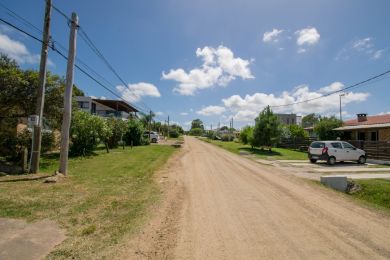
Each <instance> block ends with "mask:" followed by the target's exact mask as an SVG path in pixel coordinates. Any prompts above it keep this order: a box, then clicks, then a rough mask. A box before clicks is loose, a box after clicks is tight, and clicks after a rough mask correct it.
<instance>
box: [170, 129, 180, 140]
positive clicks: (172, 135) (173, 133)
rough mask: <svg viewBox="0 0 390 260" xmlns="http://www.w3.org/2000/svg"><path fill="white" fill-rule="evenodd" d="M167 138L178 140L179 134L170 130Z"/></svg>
mask: <svg viewBox="0 0 390 260" xmlns="http://www.w3.org/2000/svg"><path fill="white" fill-rule="evenodd" d="M169 136H170V137H172V138H178V137H179V132H177V131H176V130H171V131H169Z"/></svg>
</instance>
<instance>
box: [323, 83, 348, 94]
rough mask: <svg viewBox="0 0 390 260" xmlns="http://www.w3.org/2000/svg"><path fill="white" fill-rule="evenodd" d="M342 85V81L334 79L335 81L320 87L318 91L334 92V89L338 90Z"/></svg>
mask: <svg viewBox="0 0 390 260" xmlns="http://www.w3.org/2000/svg"><path fill="white" fill-rule="evenodd" d="M343 87H344V84H343V83H341V82H338V81H336V82H333V83H332V84H330V85H329V86H325V87H322V88H320V90H319V92H322V93H329V92H334V91H338V90H340V89H342V88H343Z"/></svg>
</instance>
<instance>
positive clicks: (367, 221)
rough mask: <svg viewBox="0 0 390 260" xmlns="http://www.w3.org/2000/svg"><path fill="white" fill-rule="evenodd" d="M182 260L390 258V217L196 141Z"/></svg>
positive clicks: (189, 167) (187, 176)
mask: <svg viewBox="0 0 390 260" xmlns="http://www.w3.org/2000/svg"><path fill="white" fill-rule="evenodd" d="M185 142H186V147H185V148H184V149H186V150H187V151H186V153H185V155H184V156H183V157H182V158H181V164H182V167H183V169H185V171H184V172H182V177H183V178H184V179H183V183H184V187H185V196H184V198H185V199H184V203H183V209H182V211H181V214H180V215H179V222H178V223H179V224H178V230H179V231H178V234H177V235H178V237H177V244H176V248H175V249H174V253H173V255H174V256H175V257H176V258H177V259H264V258H271V259H318V258H322V259H323V258H327V259H329V258H332V259H334V258H340V259H341V258H343V259H347V258H348V259H386V258H390V218H389V216H388V215H381V214H379V213H376V212H374V211H372V210H368V209H366V208H363V207H361V206H359V205H357V204H356V203H354V202H352V201H350V200H349V199H346V198H344V197H343V196H341V195H340V194H336V193H335V192H333V191H329V190H326V189H324V188H322V187H318V186H316V185H313V184H311V183H307V182H304V181H302V180H300V179H297V178H295V177H289V176H286V175H285V174H280V173H278V172H275V171H276V169H275V167H265V166H261V165H259V164H257V163H254V162H252V161H249V160H248V159H245V158H241V157H239V156H236V155H234V154H231V153H229V152H227V151H224V150H222V149H219V148H217V147H215V146H212V145H210V144H207V143H204V142H201V141H199V140H196V139H194V138H191V137H187V138H186V140H185Z"/></svg>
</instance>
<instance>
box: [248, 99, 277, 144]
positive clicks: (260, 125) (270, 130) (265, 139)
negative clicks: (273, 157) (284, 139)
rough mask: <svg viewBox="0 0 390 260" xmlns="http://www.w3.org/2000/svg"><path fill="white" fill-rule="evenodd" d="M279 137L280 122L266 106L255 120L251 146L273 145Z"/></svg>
mask: <svg viewBox="0 0 390 260" xmlns="http://www.w3.org/2000/svg"><path fill="white" fill-rule="evenodd" d="M279 137H280V121H279V119H278V117H277V116H276V115H275V114H274V113H273V112H272V110H271V108H270V107H269V106H267V107H266V108H265V109H264V110H263V111H262V112H261V113H260V114H259V116H258V117H257V118H256V119H255V128H254V130H253V138H254V140H253V146H268V147H269V149H270V150H271V147H272V146H273V145H275V144H276V143H277V142H278V140H279Z"/></svg>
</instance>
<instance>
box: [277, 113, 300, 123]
mask: <svg viewBox="0 0 390 260" xmlns="http://www.w3.org/2000/svg"><path fill="white" fill-rule="evenodd" d="M275 115H276V116H277V117H278V118H279V120H280V122H281V123H282V124H283V125H301V124H302V117H301V116H297V115H296V114H275Z"/></svg>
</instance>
